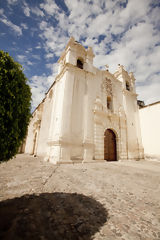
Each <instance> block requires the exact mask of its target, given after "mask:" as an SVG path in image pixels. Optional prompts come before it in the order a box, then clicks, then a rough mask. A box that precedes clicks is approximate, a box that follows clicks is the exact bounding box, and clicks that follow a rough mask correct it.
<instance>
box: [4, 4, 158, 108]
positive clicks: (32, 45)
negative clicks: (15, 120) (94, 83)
mask: <svg viewBox="0 0 160 240" xmlns="http://www.w3.org/2000/svg"><path fill="white" fill-rule="evenodd" d="M70 36H73V37H74V38H75V39H76V40H77V41H79V42H80V43H81V44H82V45H84V46H86V47H87V46H90V47H92V48H93V51H94V53H95V55H96V56H95V59H94V65H95V66H96V67H98V68H101V67H104V66H105V65H106V64H108V65H109V70H110V71H111V72H112V73H114V72H115V70H116V69H117V65H118V64H122V65H124V67H125V69H126V70H128V71H132V72H134V75H135V78H136V89H137V93H138V94H139V96H138V98H139V99H141V100H144V101H145V103H146V104H149V103H152V102H155V101H159V100H160V0H88V1H87V0H0V48H1V49H2V50H4V51H7V52H9V54H10V55H11V56H12V57H13V58H14V59H15V60H16V61H18V62H19V63H21V64H22V66H23V68H24V73H25V75H26V77H27V78H28V79H29V84H30V86H31V89H32V109H34V108H35V107H36V106H37V105H38V104H39V102H40V101H41V100H42V99H43V97H44V95H45V92H46V91H47V89H48V88H49V86H50V85H51V84H52V82H53V81H54V78H55V76H56V74H57V67H58V64H57V63H56V62H57V60H58V58H59V56H60V54H61V53H62V51H63V50H64V48H65V45H66V44H67V42H68V40H69V37H70Z"/></svg>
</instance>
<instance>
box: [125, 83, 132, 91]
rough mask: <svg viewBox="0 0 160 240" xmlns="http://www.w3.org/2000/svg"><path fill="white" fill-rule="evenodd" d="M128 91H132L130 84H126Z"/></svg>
mask: <svg viewBox="0 0 160 240" xmlns="http://www.w3.org/2000/svg"><path fill="white" fill-rule="evenodd" d="M126 90H128V91H130V90H131V89H130V85H129V82H126Z"/></svg>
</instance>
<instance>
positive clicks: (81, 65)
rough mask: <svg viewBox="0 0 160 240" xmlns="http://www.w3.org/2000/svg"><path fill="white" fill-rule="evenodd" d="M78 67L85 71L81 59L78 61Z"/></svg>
mask: <svg viewBox="0 0 160 240" xmlns="http://www.w3.org/2000/svg"><path fill="white" fill-rule="evenodd" d="M77 67H78V68H81V69H83V62H82V61H81V60H80V59H77Z"/></svg>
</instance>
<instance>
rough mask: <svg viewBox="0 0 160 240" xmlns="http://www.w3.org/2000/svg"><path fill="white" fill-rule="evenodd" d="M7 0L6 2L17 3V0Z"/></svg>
mask: <svg viewBox="0 0 160 240" xmlns="http://www.w3.org/2000/svg"><path fill="white" fill-rule="evenodd" d="M7 2H8V4H11V5H13V4H15V3H17V2H18V0H7Z"/></svg>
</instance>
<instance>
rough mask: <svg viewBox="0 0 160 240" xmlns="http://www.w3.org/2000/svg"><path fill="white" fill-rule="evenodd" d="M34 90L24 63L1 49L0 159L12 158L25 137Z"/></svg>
mask: <svg viewBox="0 0 160 240" xmlns="http://www.w3.org/2000/svg"><path fill="white" fill-rule="evenodd" d="M30 106H31V91H30V87H29V86H28V84H27V78H26V77H25V75H24V73H23V71H22V66H21V65H20V64H19V63H17V62H15V61H14V60H13V58H12V57H10V56H9V54H8V53H6V52H3V51H0V161H6V160H8V159H10V158H12V157H13V156H14V155H15V154H16V153H17V152H18V149H19V147H20V145H21V144H22V141H23V139H24V138H25V136H26V132H27V126H28V123H29V119H30Z"/></svg>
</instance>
